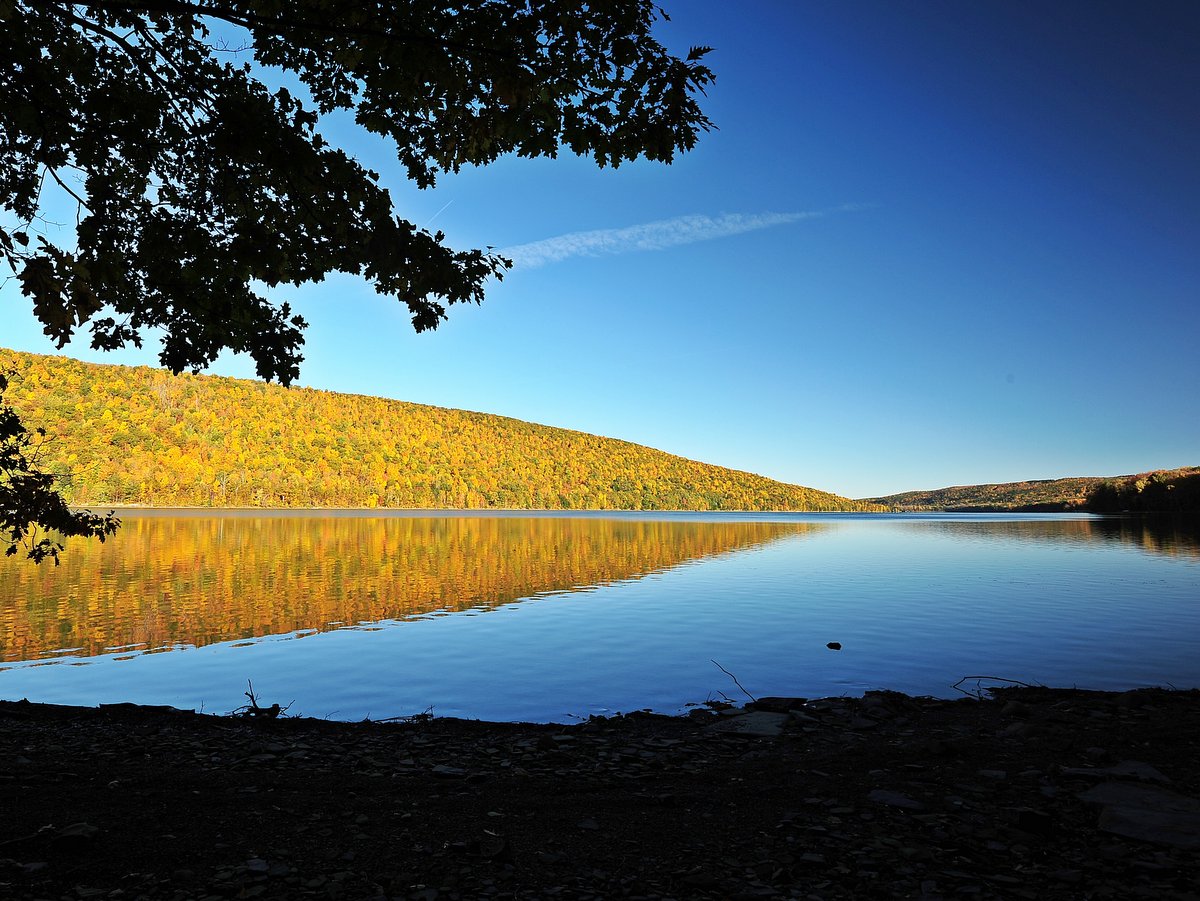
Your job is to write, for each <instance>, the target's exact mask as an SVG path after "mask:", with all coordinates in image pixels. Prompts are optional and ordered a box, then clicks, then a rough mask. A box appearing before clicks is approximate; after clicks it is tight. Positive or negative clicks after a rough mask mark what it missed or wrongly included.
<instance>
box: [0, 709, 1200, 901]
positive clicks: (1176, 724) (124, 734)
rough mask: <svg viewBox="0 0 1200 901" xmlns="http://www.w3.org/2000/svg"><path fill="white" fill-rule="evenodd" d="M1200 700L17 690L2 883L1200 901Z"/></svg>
mask: <svg viewBox="0 0 1200 901" xmlns="http://www.w3.org/2000/svg"><path fill="white" fill-rule="evenodd" d="M1197 798H1200V692H1197V691H1164V690H1158V689H1147V690H1140V691H1133V692H1126V693H1124V694H1108V693H1098V692H1082V691H1074V690H1061V689H1043V688H1015V689H1006V690H1001V691H996V692H994V693H993V694H991V695H990V696H984V697H982V698H967V697H964V698H962V699H960V700H956V701H944V700H934V699H928V698H911V697H907V696H904V695H900V694H895V693H889V692H872V693H868V694H867V695H866V696H864V697H863V698H833V699H826V700H814V701H805V700H804V699H763V700H761V701H760V702H759V703H758V704H755V705H751V706H750V707H748V708H730V709H727V710H722V711H714V710H709V709H698V710H696V711H694V712H693V713H692V715H691V716H689V717H663V716H655V715H650V714H633V715H627V716H624V717H616V718H609V719H592V720H590V721H587V722H582V723H579V724H576V725H571V726H554V725H528V724H506V723H484V722H474V721H465V720H449V719H432V718H416V719H414V720H412V721H410V722H402V723H331V722H325V721H319V720H306V719H288V718H280V719H268V718H265V717H261V718H253V719H247V718H231V717H216V716H206V715H198V714H194V713H188V712H179V711H172V710H170V709H161V708H139V707H133V706H127V705H117V706H104V707H101V708H77V707H54V706H47V705H39V704H30V703H27V702H0V898H13V899H59V898H69V899H88V898H119V899H137V898H147V899H151V898H152V899H194V898H210V899H213V901H216V899H230V898H264V899H265V898H340V899H356V898H375V897H386V898H403V899H456V898H462V899H470V898H513V899H517V898H561V899H585V898H596V899H600V898H644V899H651V898H678V899H685V898H732V899H759V898H804V899H832V898H922V899H939V898H968V899H976V898H978V899H984V898H1030V899H1046V898H1078V899H1084V898H1111V899H1133V898H1147V899H1198V901H1200V801H1197V800H1196V799H1197Z"/></svg>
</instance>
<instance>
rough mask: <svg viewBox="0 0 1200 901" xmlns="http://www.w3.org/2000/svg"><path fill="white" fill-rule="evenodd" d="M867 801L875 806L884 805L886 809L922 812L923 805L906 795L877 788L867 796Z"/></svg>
mask: <svg viewBox="0 0 1200 901" xmlns="http://www.w3.org/2000/svg"><path fill="white" fill-rule="evenodd" d="M867 798H868V800H871V801H874V802H875V803H876V804H886V805H887V806H888V807H899V808H901V809H902V810H924V809H925V805H924V804H922V803H921V802H920V801H917V800H915V799H914V798H910V797H908V795H902V794H900V793H899V792H894V791H888V790H887V789H883V788H877V789H875V790H874V791H873V792H871V793H870V794H869V795H867Z"/></svg>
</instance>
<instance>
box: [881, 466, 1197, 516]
mask: <svg viewBox="0 0 1200 901" xmlns="http://www.w3.org/2000/svg"><path fill="white" fill-rule="evenodd" d="M1198 483H1200V467H1195V466H1192V467H1184V468H1182V469H1168V470H1156V471H1153V472H1144V473H1139V474H1137V475H1127V476H1082V477H1078V478H1070V479H1043V480H1040V481H1033V482H1006V483H1004V484H998V485H959V486H955V487H953V488H937V489H934V490H932V491H906V492H904V493H902V494H889V495H888V496H887V497H873V498H867V500H868V501H870V502H873V503H877V504H885V505H887V506H889V507H893V508H895V509H898V510H912V511H918V510H945V511H958V512H971V511H976V512H1000V511H1046V512H1053V511H1060V510H1080V511H1093V512H1112V511H1120V510H1146V511H1152V510H1195V509H1197V507H1198V506H1200V505H1198V504H1197V493H1198Z"/></svg>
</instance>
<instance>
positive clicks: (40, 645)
mask: <svg viewBox="0 0 1200 901" xmlns="http://www.w3.org/2000/svg"><path fill="white" fill-rule="evenodd" d="M123 518H124V524H123V525H122V528H121V530H120V532H119V533H118V535H117V537H116V538H115V539H112V540H110V541H109V542H107V543H106V544H99V543H96V542H79V543H73V544H71V545H70V546H69V547H68V553H67V554H66V555H64V558H63V564H62V565H61V566H59V567H53V566H45V565H43V566H40V567H35V566H32V565H30V564H28V563H25V562H23V561H21V560H19V559H8V560H6V561H4V563H3V564H2V565H0V660H5V661H18V660H36V659H44V658H49V657H55V656H59V655H61V654H64V653H71V654H72V655H73V656H94V655H97V654H103V653H107V652H112V651H116V650H127V651H129V652H130V653H145V652H149V651H154V650H160V649H169V648H172V647H175V646H179V645H196V646H199V645H206V644H211V643H214V642H220V641H227V640H231V639H242V638H248V637H255V636H262V635H270V634H284V633H289V632H310V633H311V632H313V631H321V630H325V629H328V628H330V627H337V626H339V625H348V624H356V623H363V622H379V621H381V620H387V619H402V618H410V617H414V616H420V615H425V614H430V613H433V612H436V611H443V610H455V611H461V610H470V609H479V610H487V609H491V608H494V607H497V606H499V605H502V604H507V603H511V602H513V601H517V600H520V599H522V598H528V597H531V596H536V595H540V594H546V593H548V592H558V591H579V590H585V589H587V588H591V587H595V586H597V585H603V584H606V583H611V582H615V581H621V580H628V579H637V578H640V577H642V576H645V575H647V574H649V573H653V572H658V571H662V570H666V569H670V568H673V567H676V566H679V565H681V564H683V563H686V562H688V561H694V560H699V559H703V558H706V557H711V556H714V555H718V554H723V553H726V552H729V551H735V550H739V549H743V548H750V547H756V546H759V545H763V544H765V543H768V542H771V541H773V540H776V539H778V538H780V537H783V536H785V535H795V534H797V533H798V532H805V531H813V530H817V529H821V528H823V526H821V525H818V524H814V523H803V522H747V521H741V522H706V521H681V520H644V519H625V520H621V519H573V518H559V517H553V518H524V517H505V518H488V517H455V516H445V517H404V518H376V517H346V516H295V515H290V516H236V515H227V516H220V515H218V516H213V515H209V514H208V513H207V512H206V515H204V516H203V517H200V516H179V517H168V516H161V515H154V516H139V515H137V514H133V515H125V516H124V517H123Z"/></svg>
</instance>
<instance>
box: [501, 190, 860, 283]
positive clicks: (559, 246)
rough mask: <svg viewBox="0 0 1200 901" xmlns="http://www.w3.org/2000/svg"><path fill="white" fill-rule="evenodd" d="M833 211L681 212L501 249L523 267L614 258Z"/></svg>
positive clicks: (738, 232)
mask: <svg viewBox="0 0 1200 901" xmlns="http://www.w3.org/2000/svg"><path fill="white" fill-rule="evenodd" d="M854 209H862V207H861V206H858V205H850V206H844V207H839V208H838V211H849V210H854ZM829 212H830V211H828V210H822V211H815V212H803V213H726V214H724V215H721V216H702V215H695V216H678V217H676V218H674V219H661V220H659V221H657V222H646V223H643V224H642V225H630V226H626V227H625V228H601V229H596V230H595V231H584V232H570V233H569V234H565V235H558V236H556V237H553V238H546V239H544V240H542V241H532V242H530V243H528V244H515V245H513V246H512V247H504V248H501V249H500V250H499V251H498V253H500V254H501V255H502V256H506V257H508V258H509V259H511V260H512V261H513V262H514V263H515V264H516V265H517V267H518V268H525V269H535V268H537V267H538V266H546V265H548V264H550V263H557V262H559V261H561V260H566V259H569V258H570V257H598V256H611V255H613V254H619V253H633V252H636V251H643V250H665V249H666V248H668V247H679V246H680V245H683V244H695V243H697V242H698V241H713V240H715V239H717V238H726V237H729V236H730V235H740V234H743V233H745V232H752V231H760V230H762V229H764V228H774V227H776V226H779V225H787V224H789V223H792V222H799V221H801V220H802V219H820V218H822V217H823V216H827V215H829Z"/></svg>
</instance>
